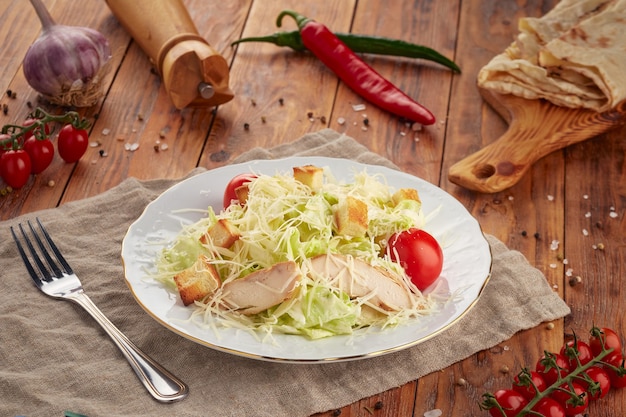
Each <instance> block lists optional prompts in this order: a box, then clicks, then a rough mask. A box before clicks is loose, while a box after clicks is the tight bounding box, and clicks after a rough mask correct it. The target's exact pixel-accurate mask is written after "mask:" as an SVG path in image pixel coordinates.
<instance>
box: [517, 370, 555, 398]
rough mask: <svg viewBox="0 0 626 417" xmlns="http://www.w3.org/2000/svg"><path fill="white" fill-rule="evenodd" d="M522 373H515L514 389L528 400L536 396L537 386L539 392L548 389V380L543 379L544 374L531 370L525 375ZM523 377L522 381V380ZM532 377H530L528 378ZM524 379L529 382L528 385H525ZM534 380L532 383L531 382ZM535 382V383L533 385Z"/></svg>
mask: <svg viewBox="0 0 626 417" xmlns="http://www.w3.org/2000/svg"><path fill="white" fill-rule="evenodd" d="M521 375H522V374H521V373H520V374H517V375H515V378H513V387H512V388H513V389H514V390H515V391H517V392H519V393H520V394H522V395H523V396H524V398H526V399H527V400H529V401H530V400H532V399H533V398H534V397H535V394H536V391H535V387H537V390H538V391H539V392H543V391H545V390H546V388H547V387H548V385H547V384H546V381H544V380H543V378H542V376H541V375H539V372H537V371H529V372H528V374H525V376H524V377H522V376H521ZM520 378H521V381H520ZM527 378H530V379H527ZM524 381H525V382H528V385H524ZM530 381H532V384H531V383H530ZM533 384H534V385H533Z"/></svg>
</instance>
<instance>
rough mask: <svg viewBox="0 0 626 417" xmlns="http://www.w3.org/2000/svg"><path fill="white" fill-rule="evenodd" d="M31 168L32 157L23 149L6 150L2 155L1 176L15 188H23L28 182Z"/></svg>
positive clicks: (0, 157) (0, 160) (0, 162)
mask: <svg viewBox="0 0 626 417" xmlns="http://www.w3.org/2000/svg"><path fill="white" fill-rule="evenodd" d="M30 170H31V163H30V157H29V156H28V154H27V153H26V151H24V150H23V149H18V150H15V151H14V150H10V151H6V152H5V153H3V154H2V156H0V176H2V179H3V180H4V182H6V183H7V184H8V185H9V186H11V187H13V188H21V187H23V186H24V185H25V184H26V182H27V181H28V178H29V177H30Z"/></svg>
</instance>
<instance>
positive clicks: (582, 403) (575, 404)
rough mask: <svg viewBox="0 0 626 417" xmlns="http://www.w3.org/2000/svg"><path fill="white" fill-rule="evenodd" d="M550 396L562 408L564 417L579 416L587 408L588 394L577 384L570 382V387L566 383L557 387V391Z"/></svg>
mask: <svg viewBox="0 0 626 417" xmlns="http://www.w3.org/2000/svg"><path fill="white" fill-rule="evenodd" d="M572 389H573V391H571V390H572ZM564 390H565V391H564ZM567 391H569V392H567ZM573 394H574V395H575V396H574V395H573ZM551 396H552V398H554V399H555V400H556V401H557V402H558V403H560V404H561V405H562V406H563V410H565V415H566V416H575V415H577V414H581V413H582V412H583V411H585V410H586V409H587V407H588V406H589V394H588V393H587V391H585V388H583V387H582V385H580V384H579V383H577V382H572V385H571V387H570V385H569V384H567V383H565V384H562V385H559V389H558V390H555V391H554V392H552V394H551Z"/></svg>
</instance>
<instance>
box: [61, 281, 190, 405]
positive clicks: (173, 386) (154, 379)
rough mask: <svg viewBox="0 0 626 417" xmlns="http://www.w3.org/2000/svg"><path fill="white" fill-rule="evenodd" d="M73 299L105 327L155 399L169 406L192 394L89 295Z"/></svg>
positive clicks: (79, 295) (79, 293) (75, 294)
mask: <svg viewBox="0 0 626 417" xmlns="http://www.w3.org/2000/svg"><path fill="white" fill-rule="evenodd" d="M70 300H72V301H74V302H76V303H77V304H78V305H80V306H81V307H83V308H84V309H85V310H87V312H88V313H89V314H90V315H91V316H92V317H93V318H94V319H95V320H96V321H97V322H98V323H99V324H100V326H102V328H103V329H104V331H105V332H106V333H107V334H108V335H109V336H110V337H111V339H113V342H115V344H116V345H117V347H118V348H119V349H120V351H121V352H122V354H123V355H124V357H125V358H126V359H127V360H128V363H129V364H130V366H131V368H133V371H135V373H136V374H137V376H138V377H139V380H140V381H141V382H142V383H143V385H144V386H145V387H146V389H147V390H148V392H149V393H150V394H151V395H152V396H153V397H154V399H155V400H157V401H159V402H163V403H170V402H174V401H179V400H182V399H183V398H185V397H186V396H187V394H188V393H189V388H188V387H187V385H186V384H185V383H184V382H182V381H181V380H180V379H178V378H177V377H176V376H174V375H173V374H172V373H170V372H169V371H168V370H167V369H165V368H163V367H162V366H161V365H159V364H158V363H157V362H155V360H154V359H152V358H151V357H150V356H148V355H147V354H145V353H144V352H143V351H142V350H141V349H139V348H138V347H137V346H136V345H135V344H134V343H133V342H131V341H130V340H129V339H128V337H126V336H125V335H124V334H123V333H122V332H121V331H120V330H119V329H118V328H117V327H115V325H114V324H113V323H111V321H110V320H109V319H108V318H107V317H106V316H105V315H104V314H103V313H102V312H101V311H100V309H99V308H98V307H97V306H96V305H95V304H94V303H93V301H91V298H89V296H87V294H85V293H84V292H82V291H79V292H76V293H74V294H73V296H72V297H70Z"/></svg>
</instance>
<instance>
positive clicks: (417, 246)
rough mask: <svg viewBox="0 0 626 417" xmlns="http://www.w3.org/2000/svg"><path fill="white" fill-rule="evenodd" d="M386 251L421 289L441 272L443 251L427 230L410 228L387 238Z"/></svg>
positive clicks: (426, 286) (433, 280)
mask: <svg viewBox="0 0 626 417" xmlns="http://www.w3.org/2000/svg"><path fill="white" fill-rule="evenodd" d="M387 252H388V253H389V257H390V258H391V260H392V261H394V262H398V263H399V264H400V265H401V266H402V268H404V271H405V272H406V274H407V275H408V276H409V278H411V281H412V282H413V284H415V286H416V287H417V288H418V289H419V290H420V291H423V290H425V289H426V288H428V286H430V285H431V284H432V283H433V282H435V280H436V279H437V278H438V277H439V274H441V270H442V268H443V251H442V250H441V246H439V243H438V242H437V240H435V238H434V237H432V236H431V235H430V234H428V233H427V232H425V231H423V230H420V229H417V228H410V229H408V230H404V231H402V232H399V233H395V234H393V235H392V236H391V237H390V238H389V246H388V247H387Z"/></svg>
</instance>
